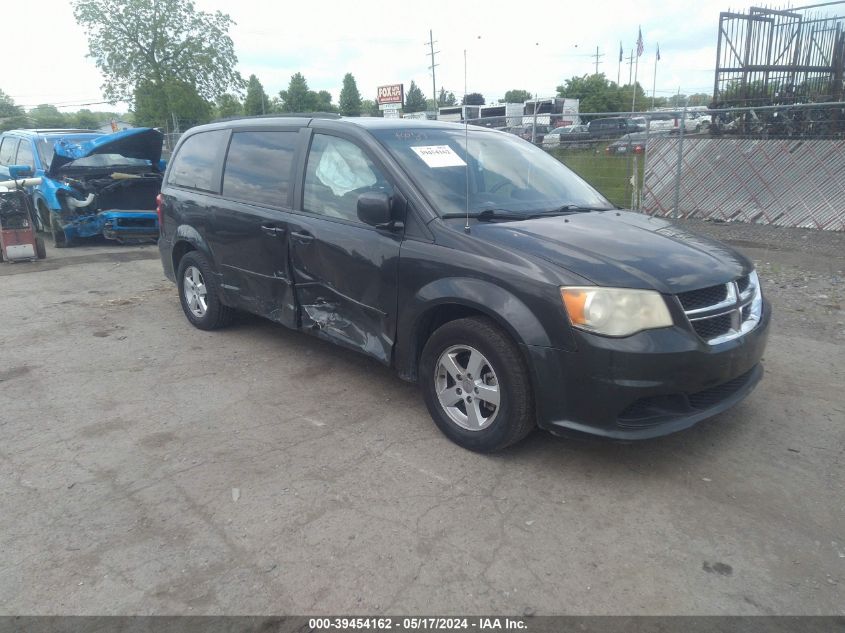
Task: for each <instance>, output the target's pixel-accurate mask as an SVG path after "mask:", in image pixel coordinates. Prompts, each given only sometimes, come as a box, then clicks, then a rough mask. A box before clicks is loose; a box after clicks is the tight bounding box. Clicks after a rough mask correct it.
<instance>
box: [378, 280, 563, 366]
mask: <svg viewBox="0 0 845 633" xmlns="http://www.w3.org/2000/svg"><path fill="white" fill-rule="evenodd" d="M405 305H406V308H405V311H404V314H403V315H402V317H401V318H400V322H399V327H398V331H397V340H396V343H397V344H396V353H395V356H394V361H395V366H396V369H397V370H398V372H399V374H400V376H402V377H403V378H406V379H411V380H413V379H415V378H416V374H417V364H418V362H419V358H418V355H419V351H420V348H421V347H422V345H421V341H420V337H421V336H422V332H423V330H424V328H427V326H428V323H429V319H430V318H431V317H432V316H433V314H434V312H435V311H436V310H437V309H438V308H439V307H440V306H444V305H453V306H461V307H465V308H469V309H471V310H473V311H477V312H479V313H481V314H484V315H485V316H487V317H489V318H490V319H491V320H492V321H494V322H495V323H496V324H497V325H499V326H500V327H501V328H502V329H504V330H505V331H506V332H507V333H508V334H509V335H510V336H511V337H512V338H513V340H514V341H515V342H516V343H517V344H518V345H520V346H525V345H534V346H541V347H551V346H552V343H551V340H550V339H549V336H548V334H547V332H546V330H545V328H544V327H543V325H542V324H541V322H540V320H539V319H538V318H537V317H536V316H535V315H534V313H533V312H532V311H531V309H530V308H529V307H528V306H527V305H526V304H525V303H524V302H523V301H522V300H520V299H519V298H518V297H516V296H515V295H514V294H513V293H512V292H510V291H509V290H508V289H506V288H503V287H502V286H499V285H496V284H494V283H492V282H490V281H485V280H482V279H477V278H472V277H450V278H445V279H437V280H435V281H432V282H430V283H428V284H426V285H425V286H423V287H421V288H420V289H419V290H418V291H417V293H416V294H415V295H414V296H413V297H410V298H409V300H408V301H407V302H406V303H405Z"/></svg>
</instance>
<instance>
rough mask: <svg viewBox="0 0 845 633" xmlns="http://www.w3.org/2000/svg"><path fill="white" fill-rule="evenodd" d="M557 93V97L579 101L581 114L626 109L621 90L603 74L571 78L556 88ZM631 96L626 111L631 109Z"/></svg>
mask: <svg viewBox="0 0 845 633" xmlns="http://www.w3.org/2000/svg"><path fill="white" fill-rule="evenodd" d="M637 85H638V86H639V84H637ZM640 91H642V89H640ZM557 93H558V96H559V97H566V98H569V99H579V100H580V104H579V108H578V109H579V110H580V111H581V112H622V111H624V110H625V109H626V108H625V105H624V104H625V103H626V102H625V100H624V94H623V90H621V89H620V88H619V86H617V85H616V83H615V82H613V81H609V80H608V79H607V77H605V76H604V73H599V74H598V75H584V76H583V77H571V78H570V79H567V80H566V82H565V83H564V84H563V85H560V86H558V87H557ZM631 96H632V94H629V96H628V100H627V104H628V105H627V109H628V110H630V109H631Z"/></svg>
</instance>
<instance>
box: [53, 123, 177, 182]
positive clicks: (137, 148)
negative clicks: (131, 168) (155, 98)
mask: <svg viewBox="0 0 845 633" xmlns="http://www.w3.org/2000/svg"><path fill="white" fill-rule="evenodd" d="M163 142H164V135H163V134H162V133H161V132H159V131H158V130H154V129H152V128H148V127H136V128H132V129H131V130H122V131H120V132H115V133H114V134H103V135H102V136H98V137H96V138H93V139H91V140H90V141H85V142H84V143H69V142H68V141H65V140H59V141H56V145H55V153H54V154H53V160H52V161H50V168H49V170H48V171H47V174H48V175H49V176H53V175H55V174H56V173H57V172H58V171H59V170H60V169H61V168H62V167H64V166H65V165H67V164H69V163H72V162H73V161H75V160H78V159H80V158H86V157H88V156H93V155H95V154H119V155H120V156H125V157H126V158H140V159H142V160H148V161H150V162H151V163H152V165H153V167H157V166H158V162H159V160H161V146H162V144H163Z"/></svg>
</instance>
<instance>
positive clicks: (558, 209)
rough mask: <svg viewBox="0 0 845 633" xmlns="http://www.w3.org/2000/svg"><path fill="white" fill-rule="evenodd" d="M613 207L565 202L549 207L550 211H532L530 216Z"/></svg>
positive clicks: (587, 211) (536, 216) (545, 215)
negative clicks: (552, 207) (586, 205)
mask: <svg viewBox="0 0 845 633" xmlns="http://www.w3.org/2000/svg"><path fill="white" fill-rule="evenodd" d="M611 210H612V209H608V208H606V207H585V206H583V205H580V204H564V205H561V206H559V207H556V208H554V209H549V210H548V211H539V212H537V213H532V214H530V215H529V217H532V218H542V217H548V216H553V215H564V214H566V213H590V212H591V211H611Z"/></svg>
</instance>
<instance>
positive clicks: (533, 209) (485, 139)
mask: <svg viewBox="0 0 845 633" xmlns="http://www.w3.org/2000/svg"><path fill="white" fill-rule="evenodd" d="M373 134H374V136H375V137H376V138H377V139H378V140H379V141H380V142H381V143H382V145H384V146H385V147H386V148H387V150H388V151H389V152H390V153H391V154H392V155H393V156H394V157H395V158H396V160H397V161H399V163H400V164H401V165H402V167H403V168H404V169H405V170H406V171H407V172H408V173H409V174H410V175H411V177H412V178H413V179H414V180H416V182H417V184H418V186H419V187H420V188H421V189H422V191H423V192H424V193H425V194H426V195H427V196H428V198H429V200H430V201H431V203H432V204H433V205H434V207H435V208H436V209H437V212H438V213H440V215H447V214H450V215H451V214H460V213H465V212H466V211H467V208H469V212H470V213H471V214H472V213H476V214H477V213H480V212H482V211H485V210H489V209H493V210H502V211H507V212H510V213H524V214H526V215H528V214H531V213H538V212H543V211H552V210H555V209H560V208H562V207H564V206H571V207H578V208H590V209H612V208H613V206H612V205H611V204H610V203H609V202H608V201H607V200H606V199H605V198H604V197H603V196H602V195H601V194H600V193H598V192H597V191H596V190H595V189H593V188H592V187H591V186H590V185H588V184H587V183H586V182H584V181H583V180H581V178H579V177H578V176H576V175H575V174H574V173H572V172H571V171H570V170H569V169H567V168H566V167H565V166H564V165H563V163H561V162H560V161H558V160H557V159H555V158H553V157H551V156H550V155H549V154H547V153H546V152H544V151H543V150H541V149H539V148H537V147H535V146H533V145H532V144H530V143H526V142H525V141H522V140H520V139H518V138H516V137H514V136H510V135H507V134H501V133H498V132H483V131H478V130H469V131H468V132H466V138H467V139H468V140H469V156H468V159H467V152H466V151H465V147H466V143H465V137H464V134H465V132H464V130H463V128H457V127H456V128H455V129H443V128H434V129H432V128H418V129H408V128H403V129H392V130H391V129H386V130H373ZM467 163H468V164H467ZM467 176H468V177H469V186H467ZM467 193H469V205H467Z"/></svg>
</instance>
